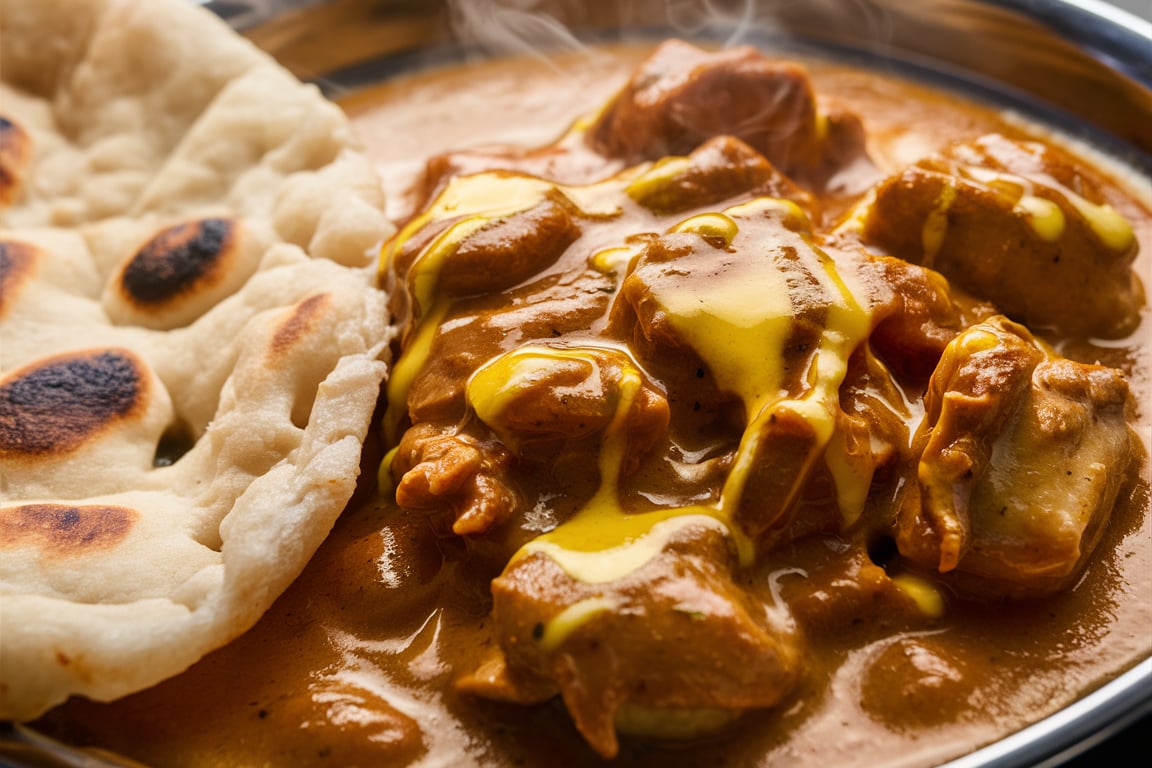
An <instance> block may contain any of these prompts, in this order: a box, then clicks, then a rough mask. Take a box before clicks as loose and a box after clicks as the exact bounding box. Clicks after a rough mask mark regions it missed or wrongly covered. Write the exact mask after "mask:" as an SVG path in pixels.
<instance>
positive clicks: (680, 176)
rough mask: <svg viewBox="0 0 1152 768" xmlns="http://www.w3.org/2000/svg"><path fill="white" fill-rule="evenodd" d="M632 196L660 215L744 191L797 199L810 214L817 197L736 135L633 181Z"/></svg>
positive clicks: (705, 145)
mask: <svg viewBox="0 0 1152 768" xmlns="http://www.w3.org/2000/svg"><path fill="white" fill-rule="evenodd" d="M627 192H628V195H629V196H630V197H631V198H632V199H634V200H635V201H636V202H638V203H640V204H641V205H643V206H644V207H646V208H649V209H651V210H653V211H656V212H658V213H677V212H679V211H686V210H689V209H691V208H702V207H704V206H707V205H712V204H715V203H720V202H723V201H724V200H728V199H729V198H732V197H735V196H737V195H741V194H748V193H751V194H754V195H757V196H764V197H773V198H778V199H785V200H791V201H793V202H795V203H796V204H797V205H799V206H800V207H801V208H802V209H803V210H804V211H805V212H806V213H807V214H808V215H809V217H813V216H814V212H815V211H817V210H818V209H817V202H816V199H815V198H814V197H813V196H812V195H811V194H810V193H808V192H805V191H804V190H802V189H801V188H800V187H798V186H796V184H795V183H793V182H792V180H791V179H789V178H788V177H787V176H785V175H783V174H782V173H780V172H779V171H777V170H776V169H775V168H774V167H773V166H772V164H771V163H769V162H768V160H767V159H766V158H765V157H764V156H763V155H762V154H760V153H759V152H757V151H756V150H754V149H753V148H752V147H750V146H748V145H747V144H745V143H744V142H743V141H741V140H740V139H737V138H733V137H731V136H719V137H716V138H714V139H709V140H708V141H706V142H704V143H703V144H701V145H700V146H699V147H697V148H696V149H694V150H692V153H691V154H690V155H688V156H687V157H669V158H665V159H663V160H660V161H659V162H657V163H656V164H655V165H654V166H653V167H652V168H651V169H650V170H649V171H647V172H646V173H644V174H643V175H642V176H640V177H639V178H637V179H635V180H634V181H632V182H630V183H629V184H628V187H627Z"/></svg>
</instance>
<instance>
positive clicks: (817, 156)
mask: <svg viewBox="0 0 1152 768" xmlns="http://www.w3.org/2000/svg"><path fill="white" fill-rule="evenodd" d="M716 136H734V137H736V138H738V139H740V140H741V141H744V142H745V143H747V144H748V145H750V146H751V147H752V148H753V149H755V150H756V151H757V152H760V153H761V154H763V155H764V156H765V157H766V158H767V159H768V161H769V162H770V163H772V164H773V165H774V166H776V167H777V168H779V169H780V170H781V171H783V172H784V173H785V174H787V175H789V176H792V177H794V178H800V179H804V180H807V181H812V182H814V183H817V184H819V183H822V182H823V181H824V180H826V179H827V177H829V176H830V175H831V173H832V172H833V171H834V170H835V169H837V168H839V167H842V166H845V165H848V164H849V163H851V162H853V161H855V160H858V159H860V158H862V157H864V154H865V153H864V131H863V128H862V126H861V124H860V121H859V119H858V118H856V117H855V116H854V115H850V114H847V113H840V112H834V113H831V114H821V112H820V111H819V109H818V105H817V103H816V97H815V95H814V93H813V91H812V84H811V83H810V82H809V79H808V74H807V72H806V71H805V70H804V69H803V68H802V67H800V66H799V65H797V64H794V63H791V62H778V61H773V60H771V59H768V58H767V57H765V56H764V55H763V54H762V53H760V52H759V51H757V50H756V49H755V48H752V47H751V46H744V47H740V48H734V49H731V50H727V51H722V52H719V53H706V52H705V51H702V50H700V49H699V48H696V47H694V46H691V45H689V44H687V43H684V42H680V41H677V40H671V41H668V42H666V43H664V44H662V45H661V46H660V47H659V48H658V49H657V50H656V51H655V52H654V53H653V54H652V55H651V56H650V57H649V58H648V59H647V60H646V61H645V62H644V63H643V64H641V65H640V67H639V68H638V69H637V71H636V73H635V74H634V75H633V76H632V78H631V79H630V80H629V81H628V83H627V84H626V85H625V87H624V88H623V90H622V91H621V92H620V93H619V94H618V95H617V96H616V97H615V98H614V99H613V100H612V101H611V102H609V104H608V105H607V106H606V107H605V109H604V110H603V111H602V112H601V114H600V115H599V117H598V118H597V119H596V121H595V122H594V123H593V124H592V125H591V126H590V127H589V129H588V133H587V142H588V145H589V146H590V147H592V149H594V150H595V151H597V152H599V153H600V154H602V155H604V156H606V157H609V158H623V159H625V160H626V161H627V162H629V163H636V162H640V161H642V160H655V159H658V158H661V157H666V156H668V155H686V154H688V153H689V152H691V151H692V150H693V149H695V148H696V147H698V146H699V145H700V144H702V143H704V142H705V141H706V140H708V139H710V138H713V137H716Z"/></svg>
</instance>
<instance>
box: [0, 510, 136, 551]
mask: <svg viewBox="0 0 1152 768" xmlns="http://www.w3.org/2000/svg"><path fill="white" fill-rule="evenodd" d="M139 516H140V513H139V512H137V511H136V510H134V509H128V508H127V507H117V506H110V505H103V504H92V505H84V506H72V505H68V504H22V505H20V506H17V507H3V508H0V549H8V548H11V547H24V546H33V547H36V548H37V549H39V550H40V551H41V554H42V555H43V556H44V557H69V556H75V555H78V554H82V553H85V552H92V551H95V550H102V549H107V548H109V547H112V546H114V545H116V544H117V543H119V542H120V541H122V540H123V539H124V538H125V537H126V536H127V535H128V534H129V533H130V532H131V530H132V527H133V526H134V525H135V524H136V520H137V518H139Z"/></svg>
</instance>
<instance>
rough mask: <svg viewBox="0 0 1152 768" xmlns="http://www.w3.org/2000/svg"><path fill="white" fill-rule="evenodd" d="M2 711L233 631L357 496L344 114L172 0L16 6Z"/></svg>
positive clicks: (0, 10)
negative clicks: (354, 493)
mask: <svg viewBox="0 0 1152 768" xmlns="http://www.w3.org/2000/svg"><path fill="white" fill-rule="evenodd" d="M0 24H2V28H0V34H2V35H3V39H4V45H3V47H2V48H0V78H2V80H0V113H3V114H2V115H0V718H4V719H17V720H22V719H31V718H34V717H36V716H38V715H39V714H41V713H43V712H44V711H45V710H47V709H48V708H50V707H51V706H53V705H55V704H57V703H59V702H61V701H63V700H64V699H66V698H67V697H69V696H71V695H82V696H87V697H91V698H95V699H99V700H106V699H111V698H115V697H118V696H121V695H124V694H127V693H129V692H132V691H136V690H140V689H142V688H145V687H147V686H149V685H152V684H154V683H156V682H158V681H160V680H163V679H165V678H167V677H170V676H172V675H174V674H176V673H178V672H180V671H182V670H183V669H185V668H187V667H188V666H189V665H190V664H192V663H193V662H194V661H196V660H197V659H198V658H200V657H202V656H203V655H204V654H205V653H207V652H209V651H211V650H213V649H215V648H217V647H219V646H221V645H223V644H224V643H227V642H228V641H229V640H231V639H232V638H234V637H235V636H237V635H239V634H240V633H242V632H244V631H245V630H246V629H247V628H248V627H250V626H251V625H252V624H253V623H254V622H255V621H256V620H257V618H259V616H260V615H261V614H262V613H263V612H264V611H265V610H266V609H267V608H268V606H269V605H270V604H271V603H272V601H273V600H274V599H275V598H276V597H277V596H278V595H279V594H280V593H281V592H282V591H283V590H284V588H285V587H286V586H287V585H288V584H289V583H290V582H291V581H292V580H293V579H294V578H295V577H296V575H297V574H298V573H299V572H300V570H301V569H302V568H303V566H304V564H305V563H306V562H307V560H308V558H309V557H310V556H311V555H312V553H313V552H314V551H315V549H316V547H317V546H318V545H319V543H320V541H322V540H323V538H324V537H325V535H326V534H327V533H328V531H329V530H330V528H331V526H332V523H333V521H334V520H335V518H336V517H337V516H338V515H339V513H340V511H341V510H342V509H343V507H344V505H345V504H346V502H347V501H348V499H349V498H350V496H351V494H352V492H353V490H354V488H355V485H356V479H357V475H358V472H359V465H360V454H361V450H362V447H363V441H364V439H365V436H366V434H367V430H368V428H369V423H370V419H371V415H372V412H373V410H374V408H375V406H376V401H377V397H378V394H379V387H380V383H381V381H382V379H383V377H384V375H385V372H386V360H385V356H386V346H387V341H388V330H387V325H386V322H387V320H386V309H385V297H384V295H383V294H382V293H381V292H379V291H378V290H377V289H376V288H375V285H374V271H373V266H372V249H373V247H374V246H375V245H377V244H378V243H379V242H381V241H382V240H383V239H384V238H386V237H387V236H388V235H389V234H390V224H389V222H388V220H387V217H386V216H385V215H384V213H383V210H384V201H383V193H382V191H381V187H380V184H379V181H378V179H377V178H376V175H375V172H374V171H373V169H372V167H371V164H370V163H369V162H368V161H367V160H366V159H365V158H364V156H363V154H362V153H361V151H360V149H359V147H358V145H357V143H356V140H355V138H354V136H353V134H352V132H351V131H350V129H349V126H348V123H347V121H346V119H345V117H344V115H343V114H342V112H341V111H340V110H339V109H338V108H337V107H335V106H334V105H332V104H330V103H328V102H327V101H326V100H325V99H324V98H323V97H322V96H321V95H320V93H319V92H318V91H317V90H316V89H315V88H314V87H312V86H307V85H303V84H301V83H299V82H298V81H296V80H295V79H293V78H292V77H291V76H290V75H289V74H287V73H286V72H285V71H284V70H283V69H282V68H281V67H280V66H279V65H277V64H276V63H275V62H274V61H273V60H272V59H270V58H269V57H267V56H266V55H264V54H263V53H261V52H259V51H258V50H257V49H256V48H255V47H253V46H252V45H250V44H249V43H248V42H247V41H244V40H243V39H242V38H240V37H239V36H237V35H236V34H234V33H233V32H232V30H230V29H229V28H228V27H227V26H226V25H225V24H223V23H222V22H221V21H220V20H219V19H217V18H215V17H214V16H212V15H211V14H209V13H207V12H205V11H203V10H202V9H199V8H196V7H194V6H192V5H191V4H189V3H185V2H181V1H180V0H160V1H159V2H157V1H156V0H148V1H145V0H44V1H41V2H36V3H27V2H23V1H22V0H3V2H0Z"/></svg>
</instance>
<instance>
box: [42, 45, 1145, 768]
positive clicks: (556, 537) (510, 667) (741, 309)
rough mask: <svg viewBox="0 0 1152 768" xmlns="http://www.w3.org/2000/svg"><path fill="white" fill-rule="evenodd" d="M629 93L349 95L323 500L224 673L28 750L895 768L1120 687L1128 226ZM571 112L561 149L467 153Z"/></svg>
mask: <svg viewBox="0 0 1152 768" xmlns="http://www.w3.org/2000/svg"><path fill="white" fill-rule="evenodd" d="M642 50H643V53H641V48H640V47H637V48H636V49H631V48H628V49H624V48H623V47H621V48H620V49H618V50H617V49H612V50H611V53H612V55H613V56H617V55H618V56H619V57H620V58H619V59H618V60H616V61H615V62H614V63H611V64H610V65H608V71H609V72H610V74H608V75H602V74H600V72H601V71H600V70H596V69H595V65H594V64H595V62H596V61H599V59H596V58H595V57H585V58H581V59H580V60H579V66H578V67H573V68H572V71H575V72H578V73H580V74H579V75H578V76H577V79H576V81H575V84H574V85H572V86H571V89H570V90H562V89H561V88H559V87H558V86H557V85H556V83H557V82H561V83H562V84H563V83H567V81H558V80H555V79H553V80H547V79H545V78H544V76H543V75H542V74H541V72H542V71H545V70H544V68H541V67H539V66H538V62H537V61H535V60H530V61H524V60H512V61H509V62H508V63H506V64H505V63H501V62H489V63H486V64H484V65H481V64H474V65H473V64H470V65H469V66H467V67H459V68H454V69H452V68H450V69H448V70H442V71H436V72H433V73H429V74H428V75H427V76H426V78H424V79H421V78H422V77H424V76H419V77H415V78H413V79H407V80H402V81H399V82H397V83H396V84H395V85H394V86H392V85H386V86H382V87H383V88H384V90H381V91H372V92H370V93H368V94H367V95H366V98H367V99H368V100H369V102H370V106H369V110H376V111H368V112H364V113H357V112H355V111H353V119H354V122H356V124H357V125H358V127H359V128H360V130H361V133H362V134H363V135H364V136H365V139H366V141H367V143H368V144H369V148H370V149H373V148H375V149H374V151H379V150H380V149H383V150H385V152H384V159H380V160H379V162H380V165H381V168H382V169H384V170H385V171H387V172H389V173H390V172H391V171H392V170H393V169H395V168H398V167H401V166H404V164H405V163H409V164H410V165H411V167H412V168H414V169H415V171H416V172H415V173H414V174H412V175H411V176H409V177H405V178H406V180H411V184H409V183H404V184H393V185H392V186H389V189H388V191H389V192H390V194H391V195H392V200H393V202H394V203H397V202H399V203H402V204H401V205H398V207H397V210H396V211H395V212H394V213H393V215H394V217H395V218H396V219H397V224H398V226H399V229H398V232H397V234H396V235H395V236H394V237H393V238H392V239H391V240H390V241H389V242H387V243H384V244H383V247H382V249H381V254H380V265H379V267H380V268H379V279H380V284H381V286H382V287H383V288H385V289H386V290H388V291H389V294H390V301H391V307H390V309H391V312H392V315H393V320H394V323H395V329H396V336H395V338H394V342H393V352H394V364H393V370H392V372H391V375H390V379H389V381H388V384H387V386H386V392H385V393H384V397H383V398H382V400H381V409H380V414H381V415H380V420H381V422H380V429H379V440H374V439H370V440H369V441H368V443H367V444H366V446H365V462H364V467H365V472H364V473H363V475H362V483H361V488H360V491H359V493H358V495H357V496H356V497H355V498H354V500H353V502H352V503H351V504H350V505H349V506H348V508H347V509H346V510H345V511H344V513H343V514H342V516H341V517H340V519H339V520H338V521H337V523H336V525H335V527H334V529H333V530H332V532H331V534H330V535H329V536H328V538H327V540H326V541H325V542H324V543H323V545H322V546H321V547H320V549H319V550H318V551H317V553H316V555H315V557H314V558H313V559H312V561H311V562H310V563H309V565H308V567H307V568H306V569H305V570H304V572H303V573H302V574H301V576H300V578H299V579H298V580H297V581H296V582H295V583H294V584H293V585H292V586H291V587H290V588H289V589H288V591H287V592H286V593H285V594H284V595H283V596H282V597H281V598H280V599H279V600H278V601H277V603H276V604H275V605H274V606H273V608H272V609H271V610H270V611H269V612H268V613H267V614H266V615H265V616H264V617H263V618H262V619H261V621H260V622H259V623H258V624H257V625H256V626H255V627H254V628H253V629H252V630H251V631H250V632H248V633H247V634H245V635H244V636H242V637H240V638H237V639H236V640H235V641H233V642H232V643H230V644H228V645H227V646H226V647H224V648H222V649H220V650H219V651H217V652H215V653H213V654H211V655H209V656H208V657H206V658H205V659H204V660H202V661H201V662H199V663H197V664H196V665H194V666H193V667H192V668H191V669H189V670H188V671H187V672H185V673H184V674H182V675H179V676H177V677H175V678H173V679H171V680H168V681H166V682H164V683H162V684H160V685H158V686H156V687H155V688H153V689H150V690H148V691H144V692H141V693H138V694H134V695H132V696H128V697H125V698H123V699H121V700H119V701H116V702H111V703H105V704H98V703H94V702H88V701H83V700H73V701H71V702H69V703H68V704H67V705H65V706H62V707H60V708H58V709H57V710H55V711H53V712H52V713H50V714H49V715H48V716H47V717H46V718H44V719H43V720H42V721H41V722H40V723H38V724H37V725H38V727H40V728H42V729H43V730H44V731H46V732H48V733H52V734H55V735H59V736H61V737H62V738H65V739H66V740H68V741H69V742H70V743H76V744H84V745H95V746H97V747H99V748H102V749H108V750H114V751H116V752H117V753H120V754H125V755H128V756H129V757H131V758H132V759H134V760H139V761H141V762H143V763H145V764H148V765H156V766H160V765H163V766H173V767H174V768H205V766H220V767H221V768H223V767H225V766H226V767H227V768H236V767H237V766H266V765H277V766H334V765H339V766H373V768H407V767H408V766H416V765H469V766H471V765H476V766H484V768H511V767H512V766H532V767H537V766H538V767H540V768H544V767H546V766H547V767H548V768H550V767H551V766H555V765H561V766H565V768H598V767H599V766H603V765H605V764H607V763H609V762H610V763H611V764H612V765H615V766H618V767H620V768H649V767H650V766H653V765H659V766H661V767H662V768H704V767H705V766H707V767H709V768H716V767H717V766H760V767H761V768H763V767H764V766H770V765H788V766H792V767H793V768H826V767H827V766H837V767H838V768H875V766H879V765H884V766H899V767H900V768H925V766H935V765H938V764H940V763H941V762H943V761H946V760H949V759H951V758H953V757H956V756H957V755H961V754H965V753H967V752H970V751H972V750H973V749H975V748H977V747H978V746H980V745H982V744H987V743H989V742H992V741H995V740H997V739H1000V738H1003V737H1004V736H1005V735H1007V734H1008V733H1011V732H1013V731H1015V730H1018V729H1019V728H1021V727H1023V726H1025V725H1027V724H1029V723H1031V722H1034V721H1035V720H1037V719H1039V718H1041V717H1044V716H1045V715H1047V714H1050V713H1052V712H1054V711H1056V710H1057V709H1059V708H1061V707H1064V706H1066V705H1067V704H1069V703H1070V702H1072V701H1075V700H1077V699H1079V698H1080V697H1082V696H1084V695H1085V693H1087V692H1089V691H1092V690H1094V689H1096V688H1097V687H1099V686H1100V685H1102V684H1104V683H1106V682H1108V681H1109V680H1112V679H1114V678H1115V677H1116V676H1117V675H1119V674H1121V673H1123V672H1124V670H1126V669H1128V668H1130V667H1131V666H1132V665H1133V664H1135V663H1137V662H1138V661H1139V660H1141V659H1146V658H1148V655H1149V654H1150V653H1152V641H1150V640H1149V636H1148V627H1149V626H1150V622H1152V582H1149V580H1148V579H1147V573H1148V569H1149V568H1150V567H1152V549H1150V548H1149V547H1148V546H1147V542H1148V534H1149V532H1150V530H1152V523H1150V521H1149V513H1148V510H1149V477H1148V470H1149V464H1148V454H1147V445H1146V444H1147V439H1148V437H1147V435H1148V424H1149V414H1148V413H1147V393H1148V392H1149V391H1150V390H1152V365H1150V364H1149V359H1148V351H1149V349H1150V344H1149V309H1148V306H1147V303H1146V301H1145V296H1144V293H1143V291H1144V288H1143V286H1142V285H1141V282H1140V279H1139V277H1138V273H1139V274H1146V270H1147V264H1148V253H1147V251H1148V250H1149V248H1148V244H1149V243H1152V210H1149V207H1148V205H1147V202H1146V201H1144V202H1142V201H1141V200H1140V199H1139V195H1138V194H1136V193H1134V192H1133V191H1132V187H1131V186H1129V185H1128V184H1127V183H1126V182H1123V181H1121V180H1118V177H1117V176H1116V175H1115V174H1114V173H1113V172H1112V169H1110V168H1109V167H1107V166H1106V165H1103V164H1102V163H1100V162H1096V161H1098V160H1099V159H1100V158H1099V157H1097V156H1096V155H1091V154H1088V153H1086V152H1082V151H1077V150H1076V147H1075V146H1074V145H1073V144H1071V143H1068V142H1063V141H1061V140H1059V138H1058V137H1056V136H1053V135H1052V134H1046V133H1044V132H1043V131H1042V130H1033V129H1032V127H1031V124H1024V125H1021V124H1020V123H1019V122H1018V121H1017V122H1014V121H1013V120H1011V119H1009V118H1008V117H1006V116H1005V115H1004V114H1003V113H1002V112H1000V111H999V110H997V109H993V108H991V107H987V108H986V107H984V106H981V105H979V104H977V103H975V102H973V101H970V100H965V99H963V98H961V97H960V96H958V95H957V94H955V93H952V92H947V91H944V90H942V89H937V88H934V87H929V86H926V85H923V84H916V83H912V82H909V81H907V80H904V79H898V78H895V77H893V78H885V77H883V76H882V75H880V74H878V73H877V72H876V71H874V70H868V69H863V68H860V67H855V66H851V65H840V64H837V63H820V62H819V61H817V60H812V61H807V60H806V61H805V62H804V64H803V65H800V64H795V63H791V62H786V61H781V60H779V59H777V58H775V57H773V56H770V55H767V54H765V53H761V52H758V51H756V50H753V49H751V48H738V49H732V50H727V51H723V52H719V53H711V52H705V51H703V50H700V49H697V48H695V47H692V46H690V45H687V44H685V43H680V42H675V41H672V42H667V43H665V44H663V45H661V46H659V47H657V48H655V49H654V51H653V49H652V47H651V46H648V45H645V46H643V49H642ZM625 62H626V63H625ZM560 63H563V60H560ZM637 63H638V65H639V66H638V67H637V68H635V70H634V71H633V70H632V66H633V65H634V64H637ZM625 67H627V68H625ZM629 72H631V75H630V76H629ZM532 78H537V79H535V80H533V79H532ZM581 78H582V79H581ZM601 81H603V82H601ZM597 89H599V90H597ZM574 91H579V92H580V93H579V96H580V99H574V100H575V101H579V102H580V104H579V111H578V112H577V111H575V110H574V112H573V113H574V114H584V115H585V116H584V117H582V118H579V119H577V120H576V122H575V123H574V124H572V123H570V122H569V120H570V118H568V119H565V120H564V121H563V122H562V123H557V126H556V128H555V129H554V130H553V129H551V128H550V129H549V130H548V131H547V132H546V135H547V136H548V137H555V136H557V135H558V134H560V133H562V135H561V136H560V138H559V139H558V140H556V141H552V142H549V141H547V140H546V139H543V138H541V140H540V141H538V142H532V143H531V144H527V143H525V142H520V143H517V144H511V143H510V144H507V145H502V146H498V147H495V146H490V145H488V148H483V147H481V146H479V145H478V140H477V141H473V138H474V137H473V123H478V122H481V121H483V120H484V119H493V120H495V119H496V118H497V117H498V118H499V119H500V120H502V121H505V122H508V121H511V122H517V121H521V122H524V123H533V122H534V121H542V120H543V118H541V117H540V116H539V115H537V114H536V113H535V112H534V111H533V110H534V109H536V108H537V107H539V106H541V105H545V106H547V105H555V104H556V103H557V102H558V101H562V100H565V99H567V98H570V97H571V94H572V93H573V92H574ZM585 92H587V93H585ZM474 93H481V94H483V95H484V98H485V99H488V100H490V101H485V102H484V103H483V109H476V110H474V111H471V112H470V111H469V109H473V108H475V106H476V104H477V101H476V100H475V99H472V100H469V99H467V98H465V97H466V96H467V95H469V94H474ZM594 93H595V94H600V93H602V94H603V95H595V96H593V95H592V94H594ZM612 94H614V95H612ZM581 99H582V100H581ZM373 100H378V101H373ZM442 104H443V105H444V106H443V108H441V105H442ZM597 105H599V106H598V107H597ZM589 107H592V111H591V112H590V113H586V110H588V109H589ZM346 108H350V107H349V106H348V105H347V104H346ZM517 110H519V111H517ZM505 113H507V114H505ZM449 118H451V120H450V119H449ZM373 120H383V121H384V122H383V123H376V122H373ZM389 120H391V121H393V122H391V123H389V122H388V121H389ZM453 120H454V121H455V123H453ZM396 121H399V122H396ZM445 124H448V125H449V126H451V125H453V124H458V126H459V127H458V132H457V133H456V134H452V131H451V130H448V129H445V127H444V125H445ZM569 125H570V128H569V129H568V130H567V131H566V132H564V128H563V126H569ZM381 126H383V127H381ZM439 131H443V132H444V135H440V133H438V132H439ZM450 134H452V135H450ZM441 139H443V142H442V143H441V144H437V141H439V140H441ZM374 142H375V143H374ZM405 142H407V143H405ZM537 145H538V146H537ZM433 146H435V147H436V149H435V150H432V149H430V147H433ZM461 146H464V147H467V148H465V149H455V150H452V151H446V152H441V151H440V149H442V148H448V147H461ZM388 153H391V154H388ZM413 158H416V159H415V161H414V162H413ZM405 167H406V166H405ZM386 178H392V177H391V176H388V175H387V174H386ZM1143 183H1145V184H1146V183H1147V180H1146V179H1145V180H1144V182H1143ZM1145 188H1147V187H1145ZM398 189H402V190H404V191H406V194H404V195H400V194H398V193H397V190H398ZM1141 243H1142V244H1143V245H1144V252H1142V253H1138V251H1139V249H1140V244H1141ZM377 469H378V470H379V471H378V473H377V472H375V471H374V470H377Z"/></svg>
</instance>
